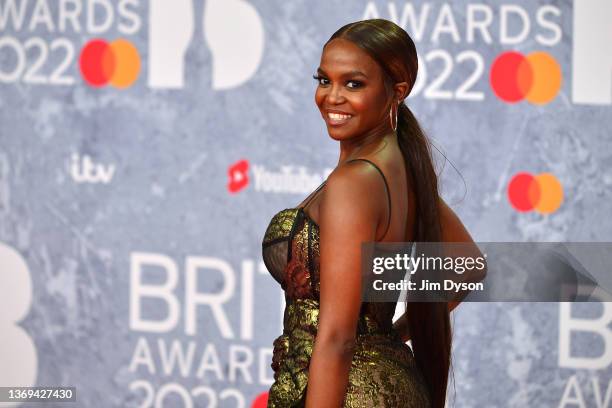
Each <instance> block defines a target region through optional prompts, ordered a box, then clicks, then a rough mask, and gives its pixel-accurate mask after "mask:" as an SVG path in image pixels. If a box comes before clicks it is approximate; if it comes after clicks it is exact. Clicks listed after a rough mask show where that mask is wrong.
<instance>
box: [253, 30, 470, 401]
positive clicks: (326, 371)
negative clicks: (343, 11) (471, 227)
mask: <svg viewBox="0 0 612 408" xmlns="http://www.w3.org/2000/svg"><path fill="white" fill-rule="evenodd" d="M417 69H418V66H417V54H416V48H415V45H414V43H413V41H412V40H411V39H410V37H409V36H408V34H407V33H406V32H405V31H404V30H403V29H401V28H400V27H399V26H397V25H396V24H394V23H393V22H391V21H388V20H383V19H372V20H364V21H358V22H355V23H351V24H347V25H345V26H344V27H342V28H340V29H339V30H338V31H336V32H335V33H334V34H333V35H332V36H331V38H330V39H329V40H328V41H327V43H326V44H325V46H324V48H323V53H322V55H321V61H320V66H319V67H318V69H317V73H316V74H315V75H314V79H315V80H317V82H318V84H317V89H316V92H315V103H316V104H317V106H318V108H319V110H320V112H321V116H322V118H323V120H324V121H325V123H326V125H327V131H328V133H329V136H330V137H331V138H332V139H334V140H337V141H338V142H340V143H339V147H340V152H339V160H338V165H337V167H336V168H335V169H334V171H332V172H331V174H330V175H329V176H328V178H327V179H326V180H325V181H324V182H323V183H322V184H321V185H320V186H319V187H318V188H317V189H316V190H315V191H314V192H313V193H312V194H310V195H309V196H308V197H307V198H306V199H305V200H304V201H303V202H302V203H301V204H300V205H298V206H297V207H294V208H286V209H284V210H281V211H280V212H278V213H277V214H276V215H274V217H273V218H272V220H271V221H270V224H269V225H268V228H267V230H266V233H265V236H264V239H263V243H262V249H263V259H264V262H265V264H266V267H267V268H268V270H269V272H270V273H271V275H272V276H273V277H274V278H275V279H276V280H277V281H278V282H279V283H280V285H281V287H282V288H283V290H284V291H285V299H286V308H285V313H284V320H283V323H284V329H283V333H282V335H281V336H279V337H278V338H276V340H275V341H274V352H273V358H272V368H273V370H274V383H273V384H272V387H271V388H270V392H269V399H268V407H283V408H285V407H304V406H306V407H317V408H321V407H335V408H336V407H339V406H344V407H351V408H356V407H368V408H370V407H383V408H385V407H394V408H397V407H413V408H425V407H435V408H440V407H443V406H444V403H445V397H446V385H447V379H448V372H449V366H450V351H451V328H450V320H449V309H452V307H454V306H456V304H457V303H458V302H453V303H452V304H447V303H431V302H430V303H413V302H411V303H409V304H408V305H407V312H406V314H404V315H403V316H402V317H401V318H400V319H399V320H398V321H397V322H396V323H393V320H392V319H393V316H394V313H395V307H396V303H397V302H386V303H371V302H364V301H362V297H361V295H362V293H361V286H362V282H361V244H362V243H363V242H371V241H379V242H399V241H407V242H411V241H421V242H424V241H430V242H439V241H442V240H450V241H455V242H457V241H466V242H473V241H472V239H471V237H470V236H469V234H468V233H467V231H466V230H465V228H464V227H463V225H462V224H461V222H460V221H459V219H458V218H457V217H456V215H455V214H454V213H453V212H452V210H450V208H449V207H448V206H446V204H445V203H444V201H443V200H442V199H441V198H440V197H439V195H438V181H437V175H436V173H435V171H434V168H433V164H432V158H431V150H430V145H429V141H428V139H427V138H426V137H425V135H424V134H423V132H422V130H421V128H420V126H419V124H418V122H417V120H416V119H415V117H414V116H413V115H412V113H411V112H410V109H408V106H406V104H405V103H404V99H405V98H406V97H407V96H408V94H409V93H410V91H411V89H412V87H413V86H414V83H415V80H416V76H417ZM408 339H410V340H411V341H412V346H413V348H412V349H411V348H410V347H409V346H408V345H407V344H405V341H407V340H408ZM413 349H414V352H413Z"/></svg>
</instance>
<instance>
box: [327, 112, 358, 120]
mask: <svg viewBox="0 0 612 408" xmlns="http://www.w3.org/2000/svg"><path fill="white" fill-rule="evenodd" d="M327 117H328V118H330V119H331V120H332V121H335V122H341V121H344V120H347V119H350V118H352V117H353V115H343V114H340V113H331V112H328V113H327Z"/></svg>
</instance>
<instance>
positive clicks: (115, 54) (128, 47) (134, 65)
mask: <svg viewBox="0 0 612 408" xmlns="http://www.w3.org/2000/svg"><path fill="white" fill-rule="evenodd" d="M79 67H80V69H81V75H82V76H83V79H84V80H85V82H87V83H88V84H89V85H91V86H95V87H101V86H104V85H107V84H110V85H112V86H114V87H115V88H127V87H129V86H130V85H132V84H133V83H134V81H136V79H137V78H138V74H139V73H140V55H139V54H138V50H137V49H136V47H134V44H132V43H131V42H129V41H127V40H125V39H122V38H119V39H117V40H115V41H113V42H111V43H107V42H106V41H105V40H102V39H94V40H91V41H89V42H88V43H87V44H85V46H84V47H83V49H82V50H81V55H80V56H79Z"/></svg>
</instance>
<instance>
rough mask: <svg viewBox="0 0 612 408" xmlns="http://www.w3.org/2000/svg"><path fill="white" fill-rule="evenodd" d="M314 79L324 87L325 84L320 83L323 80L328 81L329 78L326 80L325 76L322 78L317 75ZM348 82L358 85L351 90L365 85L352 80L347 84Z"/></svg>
mask: <svg viewBox="0 0 612 408" xmlns="http://www.w3.org/2000/svg"><path fill="white" fill-rule="evenodd" d="M312 77H313V78H314V79H315V80H316V81H318V82H319V85H323V84H322V83H321V82H320V81H321V79H327V78H325V77H323V76H320V75H317V74H314V75H313V76H312ZM348 82H353V83H354V84H356V86H354V87H352V88H349V89H357V88H361V86H362V85H363V83H362V82H360V81H354V80H350V81H347V83H348Z"/></svg>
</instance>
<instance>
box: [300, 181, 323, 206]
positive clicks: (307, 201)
mask: <svg viewBox="0 0 612 408" xmlns="http://www.w3.org/2000/svg"><path fill="white" fill-rule="evenodd" d="M326 181H327V180H323V182H322V183H321V184H319V187H317V188H316V189H315V191H313V192H312V193H310V195H309V196H308V198H306V201H305V202H304V204H302V206H301V207H300V208H302V210H304V209H306V206H307V205H308V203H309V202H310V201H311V200H312V199H313V198H314V196H316V195H317V193H318V192H319V190H321V188H322V187H323V186H324V185H325V182H326Z"/></svg>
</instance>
